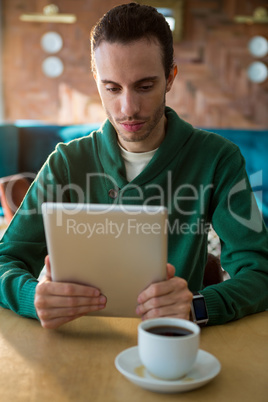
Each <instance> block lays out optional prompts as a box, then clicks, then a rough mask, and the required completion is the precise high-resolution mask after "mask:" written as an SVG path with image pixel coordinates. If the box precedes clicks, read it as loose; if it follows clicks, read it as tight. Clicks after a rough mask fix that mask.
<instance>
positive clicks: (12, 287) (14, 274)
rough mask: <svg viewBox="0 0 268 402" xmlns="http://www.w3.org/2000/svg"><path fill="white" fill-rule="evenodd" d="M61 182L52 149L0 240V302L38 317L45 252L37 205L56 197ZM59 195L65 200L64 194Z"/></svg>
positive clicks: (60, 163)
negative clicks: (36, 302)
mask: <svg viewBox="0 0 268 402" xmlns="http://www.w3.org/2000/svg"><path fill="white" fill-rule="evenodd" d="M65 182H66V172H65V164H64V161H63V160H62V157H61V155H60V153H59V152H57V151H56V152H54V153H53V154H52V155H51V156H50V157H49V159H48V161H47V162H46V163H45V165H44V166H43V168H42V169H41V171H40V172H39V174H38V175H37V177H36V179H35V181H34V182H33V184H32V185H31V187H30V189H29V191H28V193H27V194H26V196H25V198H24V201H23V202H22V204H21V206H20V208H19V209H18V211H17V212H16V214H15V216H14V217H13V219H12V221H11V223H10V225H9V227H8V228H7V230H6V232H5V234H4V236H3V238H2V240H1V242H0V306H1V307H4V308H9V309H11V310H13V311H14V312H16V313H17V314H19V315H22V316H24V317H30V318H38V317H37V314H36V310H35V307H34V296H35V288H36V285H37V284H38V281H37V278H38V276H39V273H40V272H41V270H42V267H43V266H44V258H45V256H46V254H47V249H46V241H45V234H44V229H43V219H42V214H41V205H42V203H43V202H45V201H53V200H56V197H57V194H56V193H57V188H58V183H62V184H63V183H65ZM63 197H64V198H65V199H63V201H65V202H68V200H67V197H68V196H67V195H63Z"/></svg>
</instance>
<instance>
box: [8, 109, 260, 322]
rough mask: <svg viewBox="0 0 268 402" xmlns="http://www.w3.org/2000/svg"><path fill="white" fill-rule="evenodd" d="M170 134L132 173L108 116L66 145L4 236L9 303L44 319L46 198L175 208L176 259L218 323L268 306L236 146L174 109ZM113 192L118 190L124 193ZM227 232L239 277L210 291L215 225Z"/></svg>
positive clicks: (225, 258)
mask: <svg viewBox="0 0 268 402" xmlns="http://www.w3.org/2000/svg"><path fill="white" fill-rule="evenodd" d="M166 116H167V119H168V120H167V121H168V123H167V132H166V137H165V139H164V141H163V142H162V144H161V146H160V147H159V149H158V150H157V152H156V154H155V155H154V157H153V158H152V160H151V161H150V162H149V164H148V165H147V167H146V168H145V169H144V170H143V171H142V172H141V173H140V174H139V175H138V176H137V177H136V178H135V179H134V180H133V181H132V182H130V183H128V181H127V180H126V172H125V166H124V162H123V160H122V157H121V154H120V150H119V147H118V145H117V136H116V133H115V131H114V128H113V127H112V125H111V124H110V122H109V121H108V120H107V121H106V122H105V123H104V125H103V126H102V127H101V128H100V129H99V130H98V131H96V132H93V133H91V134H90V135H89V136H86V137H83V138H81V139H77V140H74V141H72V142H70V143H68V144H58V146H57V147H56V150H55V151H54V152H53V153H52V154H51V155H50V156H49V158H48V160H47V162H46V163H45V164H44V166H43V168H42V169H41V171H40V172H39V174H38V175H37V178H36V180H35V181H34V183H33V184H32V186H31V187H30V189H29V191H28V193H27V196H26V197H25V199H24V201H23V204H22V206H21V208H20V209H19V210H18V212H17V214H16V215H15V217H14V219H13V220H12V222H11V224H10V225H9V227H8V230H7V231H6V233H5V235H4V237H3V239H2V242H1V243H0V305H1V306H2V307H5V308H9V309H11V310H13V311H15V312H16V313H18V314H20V315H22V316H26V317H33V318H38V317H37V314H36V311H35V307H34V294H35V287H36V285H37V283H38V282H37V279H36V278H38V275H39V273H40V271H41V269H42V267H43V265H44V258H45V256H46V254H47V249H46V243H45V236H44V229H43V220H42V215H41V204H42V202H44V201H63V202H85V203H88V202H91V203H108V204H109V203H114V202H117V203H122V204H143V203H146V204H151V205H160V204H161V205H165V206H166V207H167V208H168V214H169V235H168V261H169V262H170V263H171V264H173V265H174V266H175V268H176V275H178V276H180V277H182V278H185V279H186V280H187V281H188V286H189V289H190V290H191V291H201V293H202V294H203V295H204V297H205V299H206V303H207V308H208V314H209V324H222V323H224V322H227V321H230V320H234V319H238V318H240V317H243V316H244V315H246V314H252V313H255V312H258V311H262V310H265V309H266V308H267V307H268V292H267V289H268V264H267V256H268V241H267V230H266V227H265V225H264V223H263V222H262V220H261V217H260V214H259V211H258V208H257V206H256V203H255V200H254V197H252V190H251V188H250V185H249V181H248V178H247V174H246V171H245V162H244V159H243V157H242V156H241V154H240V151H239V149H238V147H237V146H236V145H234V144H233V143H231V142H229V141H227V140H226V139H224V138H222V137H221V136H219V135H217V134H214V133H210V132H206V131H202V130H199V129H195V128H193V127H192V126H191V125H190V124H188V123H186V122H185V121H183V120H181V119H180V118H179V117H178V116H177V114H176V113H175V112H174V111H173V110H172V109H170V108H166ZM111 189H115V190H118V196H117V198H116V199H114V198H111V192H110V190H111ZM210 224H212V225H213V227H214V229H215V231H216V232H217V234H218V235H219V237H220V239H221V246H222V252H221V264H222V266H223V268H224V269H225V270H226V271H227V272H228V273H229V275H230V277H231V279H229V280H227V281H225V282H222V283H220V284H217V285H212V286H208V287H207V288H205V289H202V281H203V274H204V267H205V264H206V259H207V232H208V226H209V225H210Z"/></svg>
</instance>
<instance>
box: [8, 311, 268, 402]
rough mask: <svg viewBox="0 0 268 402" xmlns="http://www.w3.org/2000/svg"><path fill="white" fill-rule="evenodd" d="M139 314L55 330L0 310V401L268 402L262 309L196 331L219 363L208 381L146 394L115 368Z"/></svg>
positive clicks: (267, 342) (267, 320) (267, 328)
mask: <svg viewBox="0 0 268 402" xmlns="http://www.w3.org/2000/svg"><path fill="white" fill-rule="evenodd" d="M139 322H140V321H139V320H138V319H128V318H103V317H102V318H99V317H83V318H80V319H78V320H75V321H73V322H71V323H68V324H65V325H64V326H62V327H61V328H59V329H57V330H47V329H43V328H42V327H41V326H40V324H39V322H38V321H36V320H31V319H27V318H23V317H19V316H17V315H16V314H14V313H13V312H11V311H9V310H6V309H2V308H0V400H1V402H13V401H16V402H20V401H25V402H26V401H27V402H36V401H38V402H42V401H50V402H54V401H57V402H63V401H64V402H65V401H75V402H84V401H94V402H110V401H120V402H125V401H126V402H132V401H146V402H151V401H153V402H158V401H169V400H170V401H173V400H179V401H181V402H184V401H195V402H196V401H198V402H202V401H206V402H209V401H213V402H215V401H217V402H221V401H222V402H226V401H228V402H239V401H243V402H247V401H250V402H267V400H268V399H267V398H268V397H267V395H268V385H267V384H268V381H267V380H268V374H267V373H268V311H266V312H263V313H259V314H255V315H252V316H247V317H245V318H243V319H241V320H239V321H236V322H232V323H228V324H225V325H221V326H214V327H207V328H203V329H202V331H201V343H200V348H201V349H203V350H206V351H207V352H209V353H212V354H213V355H214V356H216V357H217V358H218V359H219V361H220V362H221V365H222V369H221V372H220V374H219V375H218V376H217V377H216V378H214V379H213V380H212V381H211V382H210V383H208V384H207V385H205V386H203V387H201V388H198V389H196V390H193V391H190V392H185V393H180V394H160V393H154V392H151V391H146V390H144V389H142V388H140V387H138V386H137V385H134V384H132V383H131V382H129V381H128V380H127V379H126V378H125V377H124V376H123V375H122V374H121V373H119V372H118V371H117V370H116V368H115V366H114V359H115V357H116V356H117V354H118V353H120V352H121V351H123V350H124V349H126V348H129V347H131V346H135V345H136V344H137V326H138V324H139Z"/></svg>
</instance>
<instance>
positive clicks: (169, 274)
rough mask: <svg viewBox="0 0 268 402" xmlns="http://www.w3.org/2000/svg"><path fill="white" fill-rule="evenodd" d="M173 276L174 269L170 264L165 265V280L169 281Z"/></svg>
mask: <svg viewBox="0 0 268 402" xmlns="http://www.w3.org/2000/svg"><path fill="white" fill-rule="evenodd" d="M174 276H175V267H174V266H173V265H171V264H167V279H171V278H173V277H174Z"/></svg>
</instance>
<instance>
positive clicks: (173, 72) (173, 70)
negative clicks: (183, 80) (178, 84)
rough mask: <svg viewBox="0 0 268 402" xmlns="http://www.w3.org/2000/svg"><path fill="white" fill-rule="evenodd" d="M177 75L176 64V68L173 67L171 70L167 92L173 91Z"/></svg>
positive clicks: (175, 66)
mask: <svg viewBox="0 0 268 402" xmlns="http://www.w3.org/2000/svg"><path fill="white" fill-rule="evenodd" d="M177 73H178V67H177V64H175V65H174V67H172V69H171V70H170V74H169V76H168V79H167V88H166V92H169V91H170V90H171V88H172V85H173V82H174V80H175V77H176V75H177Z"/></svg>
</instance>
